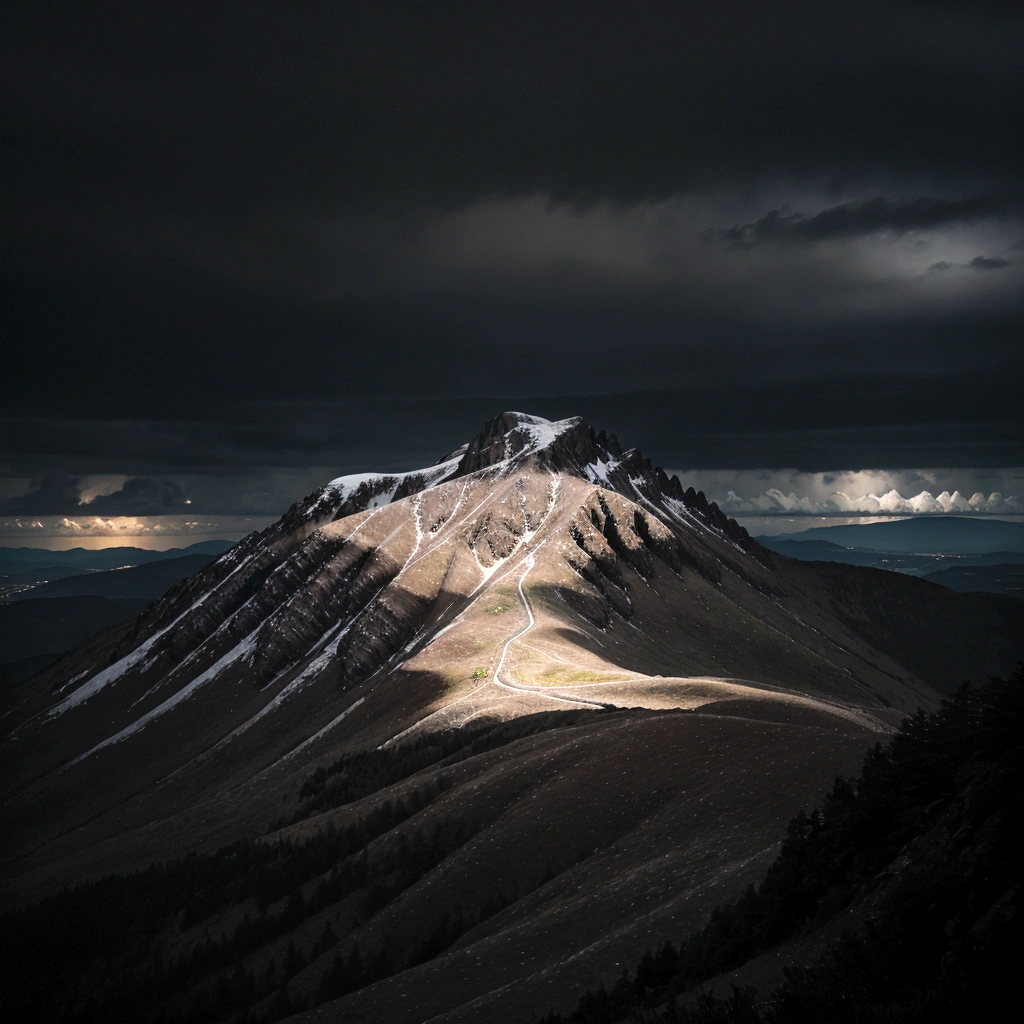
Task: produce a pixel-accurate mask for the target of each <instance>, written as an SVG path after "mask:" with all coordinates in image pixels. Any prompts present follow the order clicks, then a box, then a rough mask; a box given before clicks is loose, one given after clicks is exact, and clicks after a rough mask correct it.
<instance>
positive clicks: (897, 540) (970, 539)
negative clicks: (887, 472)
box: [758, 516, 1024, 555]
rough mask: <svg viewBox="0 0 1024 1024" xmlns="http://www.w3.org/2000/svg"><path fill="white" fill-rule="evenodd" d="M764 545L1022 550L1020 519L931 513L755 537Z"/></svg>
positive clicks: (972, 552)
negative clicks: (813, 543) (880, 521)
mask: <svg viewBox="0 0 1024 1024" xmlns="http://www.w3.org/2000/svg"><path fill="white" fill-rule="evenodd" d="M758 540H759V541H760V542H761V543H762V544H765V545H767V546H770V547H774V545H776V544H778V543H781V542H784V541H794V542H797V543H801V544H805V543H808V542H810V541H828V542H829V543H832V544H839V545H842V546H844V547H851V548H860V549H863V550H869V551H887V552H900V553H903V554H914V553H921V554H947V555H980V554H989V553H992V552H997V551H1013V552H1017V553H1022V552H1024V522H1012V521H1006V520H1001V519H969V518H967V517H965V516H935V517H923V516H922V517H919V518H914V519H900V520H897V521H896V522H892V523H866V524H863V525H860V524H853V525H846V526H821V527H812V528H811V529H809V530H804V531H803V532H801V533H781V534H777V535H776V536H774V537H758Z"/></svg>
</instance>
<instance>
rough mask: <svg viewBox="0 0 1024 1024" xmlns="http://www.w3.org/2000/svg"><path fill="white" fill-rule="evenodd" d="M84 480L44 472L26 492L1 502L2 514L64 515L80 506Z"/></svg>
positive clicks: (57, 473)
mask: <svg viewBox="0 0 1024 1024" xmlns="http://www.w3.org/2000/svg"><path fill="white" fill-rule="evenodd" d="M81 486H82V481H81V480H80V479H79V478H78V477H76V476H67V475H66V474H65V473H60V472H52V473H43V474H42V476H41V477H39V478H38V479H36V480H33V481H32V486H31V487H30V489H29V491H28V492H27V493H25V494H21V495H17V496H15V497H13V498H8V499H7V500H6V501H4V502H3V503H0V515H11V516H27V515H29V516H52V515H63V514H64V513H66V512H70V511H71V510H72V509H74V508H76V507H77V506H78V502H79V495H80V493H81Z"/></svg>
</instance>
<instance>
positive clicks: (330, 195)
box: [0, 2, 1024, 514]
mask: <svg viewBox="0 0 1024 1024" xmlns="http://www.w3.org/2000/svg"><path fill="white" fill-rule="evenodd" d="M1022 49H1024V13H1022V10H1021V8H1020V6H1019V5H1014V6H1007V5H995V4H970V5H967V4H965V5H956V4H932V3H903V4H898V5H893V4H882V3H878V4H872V3H857V4H853V3H851V4H827V5H818V6H817V7H810V6H808V5H805V4H789V3H776V4H765V3H763V2H762V3H745V4H743V3H740V4H716V5H706V4H701V5H697V4H693V5H686V4H653V5H652V4H645V5H643V6H642V7H636V6H630V5H621V4H614V5H612V4H607V5H602V4H587V5H580V6H579V7H578V8H575V7H572V6H570V5H562V4H544V5H536V6H533V7H530V6H524V5H516V6H515V7H514V8H508V9H499V8H496V7H494V5H480V4H474V5H464V6H457V5H409V6H403V7H397V6H392V5H384V4H345V5H317V6H314V7H303V6H301V5H283V6H282V5H246V6H245V7H244V8H239V9H238V10H235V11H232V10H230V9H229V8H227V7H225V6H223V5H221V6H218V7H217V8H216V9H209V8H207V9H203V10H198V9H197V10H194V11H190V10H188V9H187V8H183V7H182V6H181V5H179V6H177V7H167V8H163V7H160V6H158V5H138V4H135V5H125V6H124V7H123V8H119V7H117V6H103V7H101V8H98V9H92V8H90V9H88V10H86V9H85V8H82V7H81V6H80V5H66V8H61V7H59V6H58V7H52V6H50V5H46V6H40V5H35V6H33V5H22V6H21V8H19V9H18V10H17V11H16V12H15V13H14V14H13V15H8V16H7V19H6V21H5V27H4V31H3V32H2V33H0V61H2V62H3V69H4V74H5V81H7V82H9V83H10V84H11V87H10V88H9V89H6V90H4V91H3V93H2V94H0V113H2V115H3V117H4V122H5V133H4V176H5V189H4V201H5V218H4V224H5V234H4V238H3V242H2V250H0V261H2V264H3V270H4V274H3V286H2V288H3V290H2V294H0V309H2V317H3V324H2V330H3V337H4V341H3V344H2V345H0V349H2V351H0V361H2V363H3V367H2V370H0V372H2V373H3V379H4V381H5V411H6V412H7V413H8V414H10V415H11V416H12V417H16V419H11V420H9V421H8V423H7V425H6V426H5V428H4V429H5V430H6V439H5V441H4V443H3V445H2V449H3V454H2V456H0V463H2V464H4V465H6V466H7V470H6V471H5V472H7V473H8V475H10V476H14V475H18V476H20V477H22V478H24V477H27V476H33V475H37V474H38V473H40V472H42V471H43V470H54V471H56V470H61V471H63V472H65V473H70V472H74V473H76V474H79V475H83V474H86V473H110V474H115V473H116V474H118V475H124V474H133V475H136V476H140V477H160V476H161V474H164V473H168V474H170V473H177V472H181V473H186V474H187V473H205V474H209V475H211V476H213V475H216V474H217V473H220V474H227V473H230V472H232V471H234V470H236V469H237V471H238V472H239V473H243V472H244V473H248V472H249V471H250V470H253V471H254V472H255V471H256V470H257V469H259V468H260V467H271V468H273V469H274V470H275V471H276V470H278V469H281V468H286V467H299V468H301V467H308V466H313V465H315V466H324V467H329V466H333V467H336V469H337V471H338V472H343V471H345V470H348V469H359V468H371V467H374V466H380V467H382V468H398V467H399V466H400V465H403V464H404V465H409V464H410V463H412V464H416V462H418V461H421V460H422V459H423V458H424V457H425V456H428V455H429V456H432V457H436V456H437V455H439V454H440V452H441V450H444V449H445V448H447V447H450V446H451V442H452V438H453V435H454V443H458V442H459V441H461V440H463V439H465V437H466V436H468V434H469V433H471V432H472V431H473V430H475V429H476V428H477V426H478V424H479V422H480V421H482V419H483V418H485V417H486V416H490V415H493V414H494V413H495V412H496V411H497V410H498V409H500V408H503V407H507V406H508V405H510V404H511V405H514V406H519V407H523V406H526V407H527V408H530V409H534V410H536V411H538V412H540V413H541V414H545V410H547V411H548V412H550V413H551V414H569V413H572V412H575V411H581V412H584V413H585V414H588V415H590V416H591V418H592V419H593V420H594V421H595V424H596V425H597V426H599V427H600V426H605V427H607V428H609V429H616V430H618V431H619V433H620V434H621V435H622V436H623V437H635V438H636V442H637V443H639V444H642V445H644V446H645V447H649V448H652V451H653V452H654V454H656V455H657V457H659V458H660V459H662V460H663V461H666V462H669V464H671V463H672V462H676V463H677V464H679V460H678V459H676V458H675V457H674V456H673V451H675V452H678V453H681V452H683V451H686V452H693V451H695V450H696V448H697V447H698V442H697V440H696V439H698V438H699V439H701V440H700V444H702V445H705V449H704V450H706V451H707V452H709V453H712V454H708V455H707V456H706V457H707V458H716V459H721V460H724V462H723V464H725V463H728V462H730V460H732V461H733V462H735V460H737V459H739V460H747V459H752V458H761V457H764V458H769V457H770V458H771V459H773V460H777V459H780V458H783V455H782V454H780V453H783V452H784V450H785V446H786V445H787V444H790V443H794V442H793V439H794V437H796V436H797V435H798V434H799V433H800V431H806V432H807V435H806V436H807V437H811V436H813V437H815V438H817V441H815V442H814V443H813V444H811V443H809V442H808V443H806V444H805V443H803V442H801V443H800V445H799V446H798V448H799V451H800V452H802V453H803V454H801V458H804V459H805V460H806V461H808V462H814V463H815V464H816V465H817V464H819V463H826V464H827V463H828V462H829V458H830V455H829V452H830V451H833V452H839V451H843V452H850V451H860V452H862V454H863V455H864V457H865V458H868V457H869V456H870V453H871V452H872V451H874V452H876V453H881V452H891V451H892V450H893V445H895V444H897V442H898V438H899V432H900V430H902V429H903V428H904V427H907V428H908V429H909V426H908V425H913V429H914V430H916V431H918V434H917V435H915V436H918V437H919V441H918V442H915V443H916V444H918V445H919V449H918V450H919V451H924V450H931V451H940V450H941V449H942V445H943V444H944V443H948V444H950V445H953V446H954V448H955V449H956V450H957V451H958V452H959V453H960V454H958V455H957V458H966V457H967V454H965V453H967V452H971V451H973V452H974V453H975V454H976V456H977V457H978V458H981V459H989V460H991V459H993V458H997V457H1009V456H1006V455H1005V452H1006V450H1007V446H1010V447H1011V448H1012V445H1014V444H1019V441H1017V440H1013V438H1014V437H1016V435H1013V434H1012V432H1009V433H1008V432H1007V431H1008V430H1009V428H1008V427H1007V426H1006V424H1007V422H1008V420H1007V417H1008V416H1009V414H1008V413H1006V412H1005V399H1004V398H1003V397H1000V396H1002V395H1003V391H1002V390H1001V389H1002V388H1003V387H1004V386H1005V385H1007V382H1011V383H1012V382H1015V381H1019V380H1020V376H1021V356H1020V349H1019V340H1018V336H1019V324H1020V320H1021V315H1022V310H1024V299H1022V284H1021V281H1022V279H1021V268H1020V262H1019V261H1017V260H1014V262H1013V264H1012V265H1010V260H1009V259H1007V258H1006V254H1007V253H1009V252H1010V250H1011V248H1012V244H1013V243H1014V242H1015V241H1016V240H1018V239H1020V237H1021V231H1020V224H1019V213H1020V210H1019V203H1017V200H1016V199H1014V198H1013V197H1019V196H1020V195H1021V193H1022V187H1024V184H1022V175H1024V172H1022V168H1024V130H1022V122H1024V69H1022V65H1021V61H1020V53H1021V51H1022ZM879 197H882V198H879ZM915 197H916V198H915ZM922 197H930V198H922ZM965 197H966V198H965ZM999 197H1003V198H999ZM1006 197H1009V198H1006ZM786 203H788V204H789V206H788V207H786V206H785V204H786ZM1014 204H1017V205H1014ZM787 210H792V211H805V214H804V216H802V217H801V216H799V215H798V214H797V213H792V212H785V211H787ZM815 210H819V211H823V212H821V213H817V214H815V213H814V212H813V211H815ZM769 211H774V213H769ZM806 211H810V212H806ZM708 225H712V226H713V225H725V226H727V227H726V230H727V231H728V230H730V229H729V228H728V225H737V226H739V229H740V236H741V238H746V235H747V234H750V235H751V236H754V235H756V236H757V237H758V238H759V239H769V238H770V239H772V240H775V241H778V240H786V241H805V242H806V241H815V240H822V239H826V238H827V239H829V240H832V241H834V242H836V243H842V242H844V241H849V240H863V239H865V238H867V237H868V236H870V235H880V234H883V233H886V232H888V233H889V234H891V235H894V236H900V235H901V233H902V234H906V233H908V232H910V231H915V232H922V233H924V234H925V235H927V237H924V238H922V240H921V241H922V244H923V245H924V246H926V248H923V249H922V250H921V253H919V254H914V253H911V254H910V255H908V254H907V253H906V252H904V251H903V250H902V249H899V250H898V245H897V242H899V241H900V238H899V237H897V239H896V242H893V244H892V245H890V246H889V248H885V247H884V245H882V243H879V247H878V248H877V250H876V249H872V250H871V251H870V252H867V254H866V255H863V254H862V259H861V262H860V263H857V262H856V261H855V260H853V259H852V258H851V259H846V258H836V260H835V261H834V262H833V263H827V262H824V257H822V258H821V259H819V258H818V257H819V255H820V254H821V252H823V251H824V250H826V249H828V248H830V247H828V246H813V245H787V246H776V247H774V248H772V247H769V246H759V245H755V244H747V245H745V246H740V247H738V248H734V249H728V246H727V245H726V246H713V245H712V246H709V245H702V244H699V243H698V242H697V241H696V235H697V234H698V232H699V231H700V230H701V229H702V228H704V227H707V226H708ZM748 228H749V232H748V231H747V229H748ZM982 228H984V229H985V230H986V231H989V234H988V235H985V236H984V237H982V236H981V235H979V236H978V237H977V238H975V237H974V235H972V234H971V232H972V231H975V230H977V231H981V229H982ZM990 229H991V230H990ZM956 232H959V233H960V234H959V235H957V238H956V243H957V244H956V245H955V246H953V247H951V248H949V249H948V250H947V249H944V248H943V247H942V244H941V243H942V239H940V238H939V237H938V236H939V235H940V234H943V233H947V234H948V233H956ZM726 241H727V242H728V239H726ZM904 241H905V242H906V245H907V247H909V246H910V245H911V240H910V239H909V238H908V239H904ZM886 244H888V243H886ZM862 248H864V249H868V248H869V242H864V243H863V246H862ZM897 250H898V251H897ZM975 254H983V255H982V257H981V258H982V259H983V260H984V261H987V262H985V263H984V264H975V263H968V264H966V265H967V266H968V267H970V268H971V269H977V270H982V269H986V270H996V269H1000V271H1001V272H1000V273H984V274H983V273H977V274H973V273H972V274H968V273H966V272H965V273H963V274H958V275H940V274H928V273H927V268H928V266H929V265H934V264H938V263H947V264H949V265H950V266H954V265H959V266H964V261H967V260H970V259H971V257H973V256H974V255H975ZM846 255H847V254H846V253H845V251H844V253H843V256H844V257H845V256H846ZM996 263H999V264H1006V265H1005V266H1002V265H1001V266H1000V267H998V268H997V267H996V266H995V264H996ZM929 289H930V290H929ZM869 378H870V379H871V380H873V381H875V386H874V388H873V391H871V390H870V389H869V391H870V393H871V394H874V393H884V394H886V395H888V396H889V398H890V407H889V409H888V411H886V410H885V409H883V408H882V407H881V406H879V404H878V403H877V402H874V401H865V400H864V398H865V394H866V393H865V392H863V391H862V389H861V388H860V385H853V384H850V383H849V382H850V381H855V380H861V381H862V380H865V379H869ZM936 381H938V382H939V383H936ZM773 389H782V390H781V391H778V392H777V393H776V392H775V391H773ZM786 389H788V390H786ZM623 390H629V391H633V392H636V393H645V392H650V391H651V390H658V391H659V392H660V393H668V394H672V395H675V396H676V397H675V398H673V399H672V400H668V399H665V400H664V401H661V400H659V401H658V402H657V403H655V404H656V405H657V407H658V408H659V409H663V410H668V411H664V412H663V413H659V414H658V416H659V417H660V418H657V419H656V422H657V424H661V425H660V426H652V425H651V424H652V423H654V422H655V420H652V419H651V418H650V416H649V415H648V413H647V411H646V410H647V404H648V403H647V402H646V400H644V399H636V400H632V399H631V400H629V401H625V400H623V402H621V403H618V404H616V402H617V400H616V402H612V403H611V404H608V403H607V402H605V401H604V399H601V400H600V401H598V399H597V398H595V397H594V396H600V395H608V394H610V393H615V392H621V391H623ZM730 394H735V395H743V396H746V399H747V404H746V405H743V406H740V407H737V406H736V405H735V404H734V403H732V402H731V400H730V399H729V398H728V396H729V395H730ZM783 394H784V396H785V397H779V395H783ZM550 395H563V396H568V398H567V399H566V400H565V401H564V402H563V401H562V400H561V399H558V400H552V399H549V398H546V397H544V396H550ZM808 396H813V401H808ZM939 397H941V402H940V401H939ZM930 398H934V403H933V404H929V399H930ZM534 399H536V401H534ZM431 402H433V403H435V404H434V405H431V404H430V403H431ZM588 402H589V403H590V405H588V404H587V403H588ZM246 403H248V405H246ZM346 403H348V404H346ZM545 403H548V404H545ZM595 403H596V404H595ZM602 403H603V404H602ZM723 403H724V405H725V406H727V407H729V408H731V409H733V410H734V412H736V411H737V409H749V410H751V417H752V418H751V419H750V421H749V422H748V421H746V420H744V421H743V423H744V425H743V426H742V427H736V426H734V425H733V424H730V423H729V422H725V421H722V420H720V419H719V418H718V417H719V413H718V412H717V411H716V409H718V408H719V407H721V406H722V404H723ZM1012 405H1013V403H1012V402H1011V407H1012ZM243 406H245V409H244V411H239V410H240V409H241V408H242V407H243ZM832 408H835V409H842V410H843V413H842V416H843V417H844V418H843V421H842V422H841V423H838V424H837V423H836V422H835V414H833V413H832V412H830V411H829V410H830V409H832ZM339 409H340V410H342V411H341V412H339V411H338V410H339ZM794 409H804V410H806V413H805V415H803V418H802V419H800V421H799V423H798V424H797V425H794V422H793V416H794V415H795V414H794V413H793V410H794ZM588 410H590V411H589V412H588ZM908 410H909V411H908ZM962 410H969V413H967V412H963V411H962ZM1014 422H1016V421H1014ZM673 423H674V424H675V426H672V425H671V424H673ZM986 424H988V426H986ZM992 424H996V426H992ZM986 430H989V431H990V433H989V435H988V437H989V439H988V441H985V440H984V438H985V431H986ZM815 431H818V433H814V432H815ZM857 431H861V432H862V433H859V434H858V433H857ZM844 432H845V433H844ZM858 438H860V440H858ZM957 438H959V440H957ZM944 439H945V440H944ZM965 439H967V440H965ZM830 445H831V446H832V448H831V449H830V448H829V446H830ZM659 446H661V447H659ZM672 446H675V447H674V449H672ZM670 449H672V450H670ZM999 451H1002V452H1003V453H1004V454H1003V455H1002V456H997V454H996V453H997V452H999ZM772 452H775V453H776V454H771V453H772ZM693 457H695V458H696V457H697V456H693ZM877 457H881V455H880V454H877ZM680 458H681V455H680ZM701 458H704V456H701ZM1020 461H1022V460H1020V459H1019V458H1018V459H1017V462H1020ZM0 470H2V466H0ZM303 479H305V478H303ZM54 486H57V485H56V484H54ZM289 486H290V485H289ZM261 487H263V484H262V483H260V482H259V481H258V480H257V479H256V478H255V477H253V480H252V488H251V489H250V490H251V493H252V494H253V495H257V493H262V491H260V488H261ZM267 487H268V488H269V492H270V493H273V494H275V495H276V494H279V493H280V491H281V488H279V487H278V486H277V484H273V485H269V484H268V485H267ZM282 487H283V485H282ZM225 493H226V492H225ZM150 498H152V499H153V500H154V501H156V503H157V505H159V504H160V502H159V498H158V496H155V495H150V496H149V497H147V498H146V500H150ZM140 500H141V498H140ZM197 500H198V499H197ZM203 500H207V499H203ZM221 500H222V499H221V498H217V497H215V496H214V495H213V494H212V491H211V493H210V496H209V503H210V507H214V506H215V505H217V502H219V501H221ZM224 500H227V499H226V498H225V499H224ZM260 500H263V499H260ZM266 500H267V501H268V502H269V501H271V499H270V498H267V499H266ZM273 500H274V501H276V500H277V498H273ZM256 501H257V498H256V497H253V502H256ZM58 503H59V502H58ZM251 507H255V505H253V506H251ZM105 514H109V513H105Z"/></svg>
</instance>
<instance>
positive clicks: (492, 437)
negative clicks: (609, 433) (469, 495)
mask: <svg viewBox="0 0 1024 1024" xmlns="http://www.w3.org/2000/svg"><path fill="white" fill-rule="evenodd" d="M593 438H594V432H593V431H592V430H591V429H590V428H589V427H588V426H587V425H586V423H584V421H583V418H582V417H581V416H571V417H569V418H568V419H564V420H546V419H544V418H543V417H541V416H532V415H530V414H529V413H525V412H503V413H501V414H500V415H498V416H495V417H494V418H493V419H489V420H487V422H486V423H484V425H483V427H482V429H481V430H480V432H479V433H478V434H477V435H476V437H474V438H473V440H472V441H470V443H469V447H468V448H467V449H466V452H465V454H464V455H463V456H462V459H461V461H460V462H459V468H458V470H457V471H456V473H455V475H456V476H465V475H466V474H467V473H476V472H479V471H480V470H481V469H487V468H489V467H490V466H496V465H498V464H500V463H503V462H510V461H512V460H515V461H516V462H520V461H522V460H523V459H525V458H527V457H529V456H531V455H543V456H544V457H543V458H542V461H543V462H544V463H545V464H547V465H548V468H551V469H568V468H570V466H569V465H566V464H565V463H566V462H567V461H577V462H578V463H579V465H580V466H583V465H586V463H588V462H590V461H592V459H593V457H594V456H595V455H596V454H597V452H596V451H595V448H594V441H593Z"/></svg>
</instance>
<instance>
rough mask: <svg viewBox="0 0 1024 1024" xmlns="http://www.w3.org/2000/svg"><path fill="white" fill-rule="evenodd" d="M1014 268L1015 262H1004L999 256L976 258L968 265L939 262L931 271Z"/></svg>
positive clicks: (931, 267) (945, 261)
mask: <svg viewBox="0 0 1024 1024" xmlns="http://www.w3.org/2000/svg"><path fill="white" fill-rule="evenodd" d="M1012 266H1013V260H1004V259H1002V258H1001V257H999V256H975V257H974V259H973V260H970V261H968V262H967V263H950V262H948V261H947V260H939V261H938V262H937V263H933V264H932V265H931V266H930V267H929V268H928V269H929V270H938V271H943V270H1005V269H1006V268H1007V267H1012Z"/></svg>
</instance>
